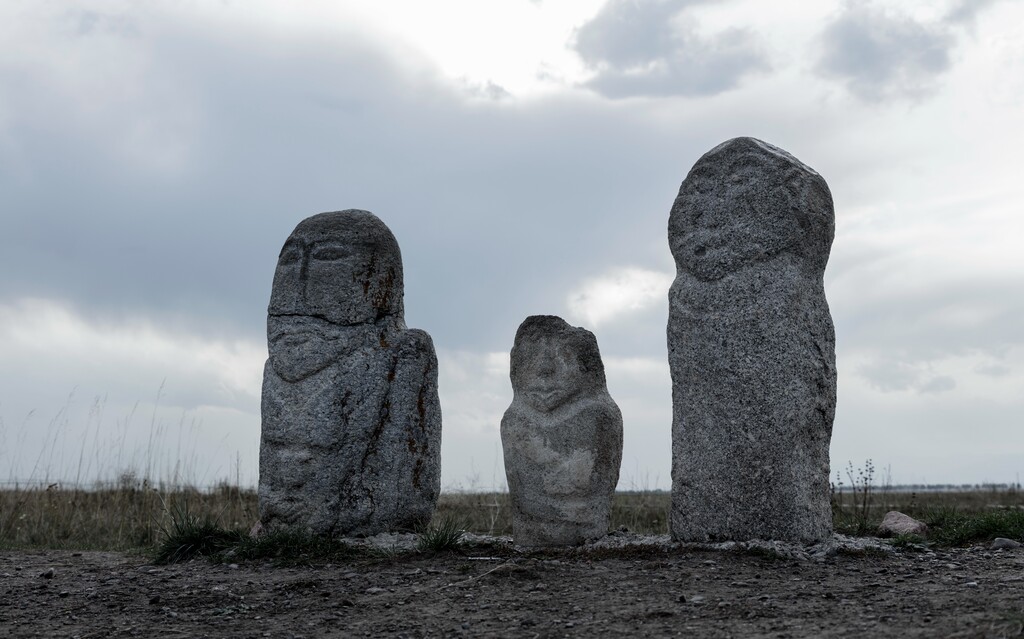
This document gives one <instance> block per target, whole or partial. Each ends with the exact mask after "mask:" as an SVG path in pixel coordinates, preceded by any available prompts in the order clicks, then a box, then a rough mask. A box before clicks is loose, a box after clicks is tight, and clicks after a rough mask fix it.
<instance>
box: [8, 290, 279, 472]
mask: <svg viewBox="0 0 1024 639" xmlns="http://www.w3.org/2000/svg"><path fill="white" fill-rule="evenodd" d="M0 352H3V353H4V365H3V367H2V370H0V388H2V389H4V392H3V394H2V396H0V409H2V410H0V477H4V478H16V479H31V480H33V481H37V480H41V479H43V478H49V479H50V480H52V481H67V480H75V479H78V478H80V479H82V480H85V481H92V480H94V479H102V480H110V479H114V478H116V475H117V474H119V473H121V472H124V471H128V470H134V471H136V472H137V473H139V475H140V477H141V476H148V477H149V478H150V479H154V480H162V481H175V482H178V481H184V482H186V483H193V484H197V485H203V486H205V485H208V484H209V483H211V482H213V481H215V480H217V479H223V478H225V477H228V476H232V477H233V476H234V474H235V472H233V471H237V472H238V473H240V474H241V475H242V476H243V477H244V481H246V482H247V483H251V482H252V481H254V479H255V476H256V467H257V461H256V460H257V457H256V452H257V450H258V440H259V423H260V417H259V403H260V400H259V397H260V387H261V384H262V370H263V362H264V361H265V360H266V357H267V351H266V347H265V346H264V345H263V344H261V343H254V342H249V341H246V340H238V339H204V338H201V337H199V336H197V335H194V334H189V333H175V332H170V331H167V330H164V329H161V328H159V327H157V326H155V325H153V324H152V323H151V322H149V321H146V320H141V319H124V320H121V321H118V322H113V323H104V322H97V321H94V320H90V319H89V318H87V317H85V316H83V315H82V314H80V313H78V312H76V310H75V309H73V308H72V307H70V306H68V305H67V304H64V303H61V302H56V301H54V300H48V299H21V300H17V301H14V302H11V303H2V304H0ZM10 389H19V390H18V391H17V392H16V393H14V392H11V390H10ZM90 398H91V399H90ZM54 406H60V408H59V410H57V409H54V408H53V407H54ZM8 437H10V438H12V439H14V442H13V444H14V446H13V447H10V446H9V444H8V443H7V441H5V440H7V438H8ZM11 450H14V451H17V452H18V454H16V455H7V454H5V453H6V452H8V451H11Z"/></svg>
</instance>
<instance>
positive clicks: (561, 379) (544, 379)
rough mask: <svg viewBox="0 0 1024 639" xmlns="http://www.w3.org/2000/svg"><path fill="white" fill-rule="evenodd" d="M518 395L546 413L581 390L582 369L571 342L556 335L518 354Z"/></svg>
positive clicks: (582, 380)
mask: <svg viewBox="0 0 1024 639" xmlns="http://www.w3.org/2000/svg"><path fill="white" fill-rule="evenodd" d="M519 355H520V357H521V358H522V359H521V360H520V363H519V366H518V368H519V370H518V371H517V373H518V375H517V376H518V377H519V379H520V380H521V382H520V387H519V394H520V396H521V397H522V398H523V400H525V401H526V403H527V404H529V405H530V406H532V407H533V408H534V409H536V410H537V411H540V412H542V413H549V412H551V411H553V410H555V409H556V408H558V407H559V406H562V405H563V404H565V403H566V402H568V401H569V400H571V399H572V398H574V397H575V396H576V395H578V394H579V393H580V391H581V390H582V389H583V385H584V382H585V380H584V371H582V370H581V367H580V361H579V357H578V355H577V353H576V350H575V349H574V348H573V347H572V344H570V343H567V342H566V341H565V340H560V339H557V338H551V337H548V338H542V339H540V340H537V341H536V342H533V343H531V344H529V345H528V346H526V347H525V348H524V349H523V352H522V353H521V354H519Z"/></svg>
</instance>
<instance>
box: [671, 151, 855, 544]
mask: <svg viewBox="0 0 1024 639" xmlns="http://www.w3.org/2000/svg"><path fill="white" fill-rule="evenodd" d="M834 233H835V216H834V212H833V207H832V196H831V194H830V192H829V188H828V185H827V184H826V183H825V180H824V179H823V178H822V177H821V176H820V175H818V174H817V173H816V172H815V171H813V170H812V169H810V168H809V167H807V166H806V165H804V164H803V163H801V162H800V161H799V160H797V159H796V158H794V157H793V156H792V155H790V154H789V153H787V152H785V151H783V150H782V149H779V148H776V147H774V146H772V145H770V144H766V143H765V142H762V141H760V140H756V139H753V138H736V139H733V140H729V141H728V142H725V143H723V144H721V145H719V146H717V147H715V148H714V149H712V150H710V151H708V152H707V153H706V154H704V156H703V157H701V158H700V159H699V160H698V161H697V163H696V164H695V165H694V166H693V168H692V169H691V170H690V172H689V174H688V175H687V176H686V179H685V180H684V181H683V184H682V187H681V188H680V190H679V196H678V197H677V198H676V200H675V204H674V205H673V207H672V213H671V217H670V219H669V225H668V237H669V245H670V247H671V250H672V255H673V256H674V257H675V262H676V279H675V282H674V283H673V284H672V288H671V290H670V292H669V322H668V348H669V365H670V369H671V373H672V409H673V419H672V515H671V530H672V535H673V537H674V538H675V539H678V540H682V541H707V540H749V539H774V540H790V541H804V542H812V541H817V540H820V539H822V538H824V537H826V536H828V535H830V534H831V530H832V518H831V511H830V508H829V483H828V480H829V457H828V454H829V442H830V440H831V436H832V420H833V418H834V416H835V406H836V367H835V331H834V329H833V326H832V318H831V315H830V314H829V308H828V303H827V302H826V300H825V291H824V286H823V282H822V278H823V276H824V272H825V265H826V263H827V262H828V257H829V251H830V249H831V246H832V238H833V236H834Z"/></svg>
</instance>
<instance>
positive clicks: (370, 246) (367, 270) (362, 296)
mask: <svg viewBox="0 0 1024 639" xmlns="http://www.w3.org/2000/svg"><path fill="white" fill-rule="evenodd" d="M343 213H344V212H343ZM325 215H333V214H325ZM367 215H369V214H367ZM318 217H320V216H316V217H314V218H310V219H311V220H316V219H317V218H318ZM373 219H374V220H375V221H376V222H377V223H378V224H379V226H380V227H381V228H380V229H375V228H371V229H366V228H365V226H366V225H365V224H362V225H360V224H355V225H353V227H352V228H349V227H346V225H345V224H344V223H343V222H344V220H328V221H325V222H331V223H321V224H307V222H309V220H307V221H306V222H303V223H302V224H300V225H299V226H298V228H296V229H295V231H294V232H293V233H292V234H291V236H290V237H289V238H288V240H287V241H286V242H285V244H284V248H283V249H281V256H280V257H279V258H278V260H277V271H276V272H275V273H274V288H273V292H272V293H271V298H270V309H269V312H270V314H271V315H312V316H316V317H320V318H322V319H325V320H327V321H329V322H332V323H335V324H341V325H352V324H363V323H366V322H373V321H375V320H377V319H380V318H381V317H384V316H386V315H393V314H396V313H401V309H402V257H401V254H399V252H398V244H397V242H395V239H394V236H392V235H391V232H390V231H388V230H387V227H385V226H384V225H383V223H382V222H380V221H379V220H377V219H376V218H373ZM381 229H383V230H381ZM367 231H371V232H367Z"/></svg>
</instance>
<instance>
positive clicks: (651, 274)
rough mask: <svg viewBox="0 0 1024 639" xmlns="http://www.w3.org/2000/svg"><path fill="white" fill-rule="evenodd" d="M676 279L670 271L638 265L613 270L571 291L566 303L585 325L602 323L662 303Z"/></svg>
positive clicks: (570, 311) (572, 315)
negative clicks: (644, 267) (637, 266)
mask: <svg viewBox="0 0 1024 639" xmlns="http://www.w3.org/2000/svg"><path fill="white" fill-rule="evenodd" d="M673 278H674V276H673V275H672V274H670V273H662V272H660V271H651V270H646V269H642V268H636V267H624V268H617V269H612V270H610V271H608V272H607V273H605V274H604V275H601V276H599V277H595V278H591V279H588V280H586V281H585V282H583V284H582V285H581V286H580V287H579V288H577V289H576V290H574V291H572V292H571V293H569V296H568V298H567V299H566V306H568V308H569V313H570V314H571V317H573V318H578V319H579V320H580V321H582V322H584V323H585V325H586V326H590V327H597V326H601V325H603V324H606V323H608V322H612V321H615V320H618V319H620V318H622V317H625V316H627V315H630V314H632V313H634V312H636V311H642V310H645V309H647V308H650V307H652V306H654V305H655V304H657V303H659V302H661V301H662V300H663V299H665V297H666V296H667V295H668V288H669V286H671V285H672V280H673Z"/></svg>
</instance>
